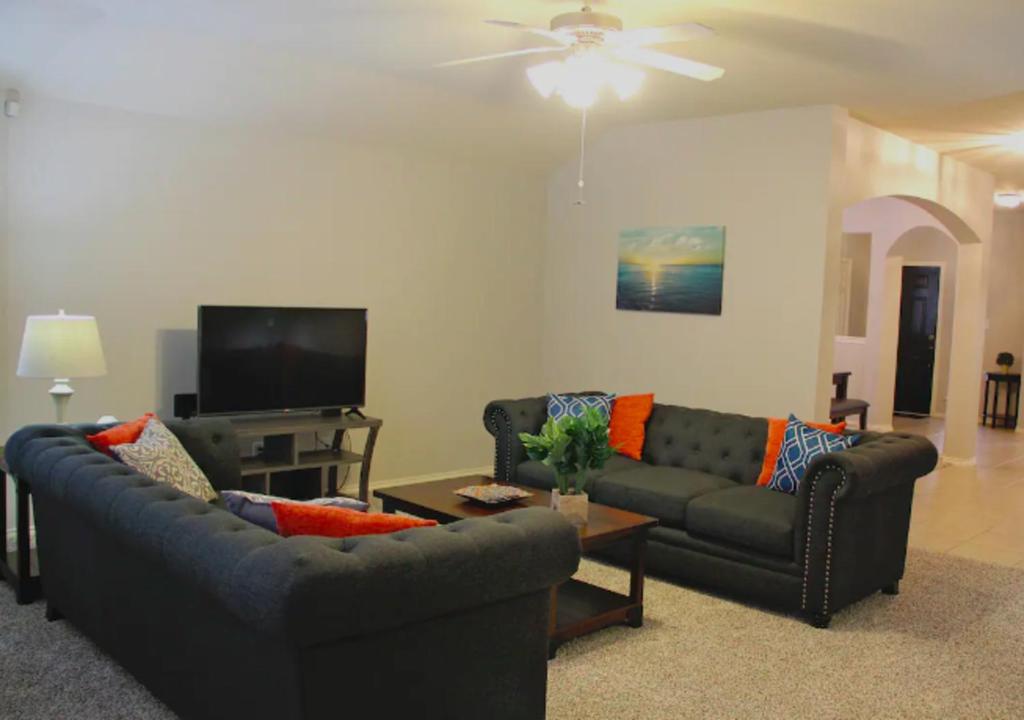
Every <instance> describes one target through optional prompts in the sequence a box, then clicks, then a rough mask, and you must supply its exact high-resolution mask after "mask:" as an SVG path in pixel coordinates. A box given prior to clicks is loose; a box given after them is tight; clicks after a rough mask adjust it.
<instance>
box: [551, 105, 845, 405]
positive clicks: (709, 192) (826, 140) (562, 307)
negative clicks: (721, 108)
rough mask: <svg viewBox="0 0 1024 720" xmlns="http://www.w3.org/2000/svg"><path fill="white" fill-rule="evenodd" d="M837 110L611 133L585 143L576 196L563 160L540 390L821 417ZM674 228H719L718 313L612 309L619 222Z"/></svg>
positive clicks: (555, 195) (557, 181)
mask: <svg viewBox="0 0 1024 720" xmlns="http://www.w3.org/2000/svg"><path fill="white" fill-rule="evenodd" d="M836 115H837V111H836V109H834V108H831V107H814V108H799V109H789V110H779V111H773V112H763V113H751V114H743V115H733V116H726V117H714V118H705V119H700V120H686V121H680V122H668V123H659V124H653V125H643V126H636V127H631V128H622V129H618V130H614V131H610V132H607V133H605V134H603V135H601V136H599V137H596V138H593V139H592V140H591V143H590V145H589V147H588V152H587V180H586V204H585V205H583V206H577V205H574V204H573V203H574V200H575V198H576V166H575V164H573V163H567V164H566V165H564V166H563V167H562V168H561V169H560V170H558V171H557V172H556V173H554V174H553V175H552V177H551V178H550V180H549V182H548V228H547V249H546V255H545V258H546V268H545V312H544V373H545V375H544V376H545V381H546V385H547V387H548V388H549V389H552V390H567V389H580V388H585V387H586V388H590V387H595V388H605V389H608V390H610V391H615V392H641V391H653V392H654V393H655V394H656V396H657V398H658V399H659V400H660V401H662V402H668V403H680V404H685V405H689V406H696V407H701V406H703V407H710V408H715V409H718V410H725V411H737V412H746V413H752V414H761V415H768V414H771V415H781V414H784V413H787V412H790V411H793V412H796V413H797V414H798V415H802V416H804V417H808V418H811V417H814V416H816V415H817V416H819V417H820V414H819V413H816V405H817V403H818V398H817V397H816V393H817V392H818V388H817V387H816V378H817V377H818V371H819V365H818V363H819V361H820V358H819V346H820V342H819V341H820V337H819V328H820V327H821V321H822V316H823V314H824V313H827V312H831V313H832V315H833V319H834V314H835V304H834V303H832V304H831V306H830V307H829V308H826V307H825V304H824V294H825V293H824V289H823V283H824V280H825V274H824V268H825V263H826V253H827V251H828V248H827V247H826V242H825V239H826V237H828V234H829V228H830V222H832V219H831V218H830V215H829V213H830V207H829V200H830V192H831V189H830V186H829V174H830V169H831V166H832V164H833V162H834V158H833V153H834V152H835V150H836V148H837V146H836V137H835V117H836ZM839 147H841V145H840V146H839ZM840 159H841V158H840ZM681 225H724V226H726V242H725V245H726V248H725V279H724V294H723V308H722V315H721V316H720V317H719V316H701V315H681V314H667V313H647V312H631V311H619V310H616V308H615V290H616V288H615V284H616V266H617V252H616V250H617V241H618V235H619V232H620V231H621V230H623V229H626V228H638V227H650V226H681ZM834 252H835V255H836V257H837V258H838V238H837V240H836V243H835V248H834ZM831 340H832V338H831V335H830V336H829V338H828V342H829V343H831ZM830 361H831V358H829V362H830ZM829 370H831V366H829ZM826 392H827V389H826ZM826 402H827V400H826Z"/></svg>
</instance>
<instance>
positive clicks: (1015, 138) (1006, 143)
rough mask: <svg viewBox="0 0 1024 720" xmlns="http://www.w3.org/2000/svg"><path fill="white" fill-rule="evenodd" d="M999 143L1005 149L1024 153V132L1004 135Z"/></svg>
mask: <svg viewBox="0 0 1024 720" xmlns="http://www.w3.org/2000/svg"><path fill="white" fill-rule="evenodd" d="M998 142H999V144H1000V145H1002V146H1003V147H1005V148H1009V149H1010V150H1016V151H1017V152H1022V153H1024V132H1019V133H1014V134H1012V135H1003V136H1002V137H1000V138H999V140H998Z"/></svg>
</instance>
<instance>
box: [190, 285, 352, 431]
mask: <svg viewBox="0 0 1024 720" xmlns="http://www.w3.org/2000/svg"><path fill="white" fill-rule="evenodd" d="M198 395H199V397H198V403H199V406H198V411H199V414H200V415H234V414H242V413H261V412H262V413H266V412H285V411H292V410H323V409H334V408H343V407H361V406H362V405H363V404H364V403H365V399H366V397H365V396H366V309H365V308H360V309H342V308H286V307H236V306H224V305H201V306H200V307H199V381H198Z"/></svg>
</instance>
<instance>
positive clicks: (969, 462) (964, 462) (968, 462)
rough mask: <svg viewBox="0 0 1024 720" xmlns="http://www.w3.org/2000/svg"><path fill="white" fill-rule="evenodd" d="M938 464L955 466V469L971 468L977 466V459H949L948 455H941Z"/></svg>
mask: <svg viewBox="0 0 1024 720" xmlns="http://www.w3.org/2000/svg"><path fill="white" fill-rule="evenodd" d="M939 462H940V463H941V464H943V465H956V466H957V467H972V466H974V465H976V464H977V462H978V458H976V457H969V458H961V457H951V456H949V455H942V456H940V457H939Z"/></svg>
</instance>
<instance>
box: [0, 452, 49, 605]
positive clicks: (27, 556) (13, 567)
mask: <svg viewBox="0 0 1024 720" xmlns="http://www.w3.org/2000/svg"><path fill="white" fill-rule="evenodd" d="M8 476H10V479H11V481H12V484H13V485H14V496H15V522H16V527H15V544H16V549H15V552H14V553H13V554H12V553H8V552H7V478H8ZM30 494H31V493H30V490H29V486H28V483H27V482H25V481H24V480H19V479H18V478H16V477H15V476H14V475H11V474H10V470H9V469H8V467H7V461H6V459H5V458H4V452H3V447H0V521H2V522H0V528H2V529H3V533H4V536H3V541H4V544H3V550H4V551H3V552H2V553H0V575H2V576H3V579H4V580H6V581H7V582H8V583H10V584H11V587H13V588H14V597H15V599H16V600H17V602H18V604H19V605H27V604H28V603H30V602H32V601H34V600H36V599H37V598H39V597H40V596H41V595H42V583H41V582H40V580H39V575H38V574H35V575H34V574H33V573H32V554H33V553H32V548H31V545H30V534H29V495H30Z"/></svg>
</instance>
